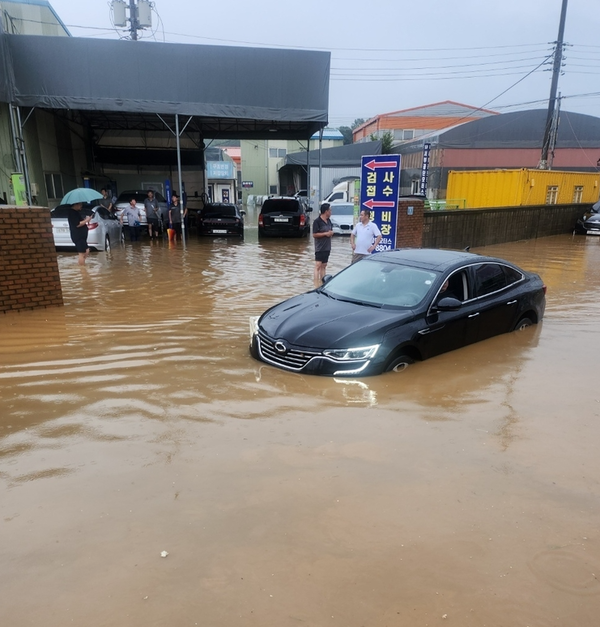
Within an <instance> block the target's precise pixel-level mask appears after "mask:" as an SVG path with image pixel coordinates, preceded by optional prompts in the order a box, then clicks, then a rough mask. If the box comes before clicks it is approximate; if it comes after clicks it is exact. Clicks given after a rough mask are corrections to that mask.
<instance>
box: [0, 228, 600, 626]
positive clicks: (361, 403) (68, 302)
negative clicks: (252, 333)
mask: <svg viewBox="0 0 600 627" xmlns="http://www.w3.org/2000/svg"><path fill="white" fill-rule="evenodd" d="M249 222H250V224H251V225H252V224H255V218H254V216H252V217H251V218H250V219H249ZM333 247H334V250H333V254H332V259H331V261H330V270H331V271H332V272H337V271H339V270H341V269H342V268H343V267H344V266H345V265H347V263H348V262H349V259H350V250H349V245H348V242H347V240H344V239H336V240H334V242H333ZM476 252H482V253H484V254H493V255H497V256H500V257H504V258H507V259H509V260H511V261H513V262H515V263H517V264H519V265H521V266H522V267H524V268H526V269H530V270H535V271H538V272H539V273H540V274H541V275H542V277H543V278H544V280H545V282H546V284H547V286H548V304H547V311H546V318H545V319H544V321H543V323H542V324H540V325H538V326H537V327H533V328H531V329H527V330H526V331H524V332H522V333H518V334H515V333H513V334H509V335H504V336H502V337H497V338H493V339H491V340H488V341H485V342H483V343H480V344H477V345H474V346H470V347H467V348H464V349H461V350H458V351H455V352H452V353H448V354H446V355H442V356H440V357H436V358H434V359H431V360H429V361H425V362H423V363H419V364H416V365H415V366H413V367H411V368H409V369H408V370H407V371H406V372H403V373H400V374H395V373H389V374H385V375H381V376H379V377H372V378H364V379H356V380H335V379H330V378H321V377H308V376H299V375H295V374H291V373H287V372H283V371H280V370H276V369H273V368H271V367H268V366H265V365H261V364H260V363H259V362H256V361H254V360H253V359H252V358H251V357H250V356H249V354H248V348H247V347H248V317H249V316H251V315H257V314H259V313H261V312H262V311H263V310H264V309H266V308H267V307H268V306H270V305H271V304H274V303H275V302H277V301H279V300H281V299H283V298H286V297H289V296H291V295H293V294H296V293H299V292H301V291H306V290H309V289H311V288H312V248H311V246H310V242H309V241H308V240H300V241H295V240H290V241H282V240H266V241H264V242H263V241H262V240H261V241H260V242H259V241H258V239H257V233H256V228H255V227H254V228H252V227H250V228H248V233H247V237H246V240H245V241H244V242H237V241H219V240H202V241H200V242H199V241H198V240H197V239H196V238H195V237H192V238H191V239H190V241H189V243H188V245H187V247H186V249H185V250H183V248H182V247H181V245H179V246H177V247H174V248H169V246H168V244H166V243H163V242H159V243H154V244H152V245H150V244H149V243H148V242H147V241H144V242H141V243H137V244H134V245H131V244H129V243H127V244H126V245H125V246H124V248H122V249H117V250H114V251H112V253H110V254H105V253H97V254H92V256H91V258H90V259H89V261H88V265H87V266H86V267H85V269H81V268H79V267H78V266H77V263H76V258H75V255H73V254H60V255H59V266H60V274H61V280H62V286H63V293H64V300H65V306H64V308H60V309H53V310H44V311H36V312H24V313H21V314H11V315H5V316H2V334H1V336H0V482H1V483H2V492H1V494H2V497H1V501H0V511H1V518H0V525H1V527H0V529H1V533H0V624H1V625H2V626H3V627H22V626H28V625H43V626H44V627H65V625H77V626H82V627H100V626H101V627H113V626H114V627H138V626H139V627H141V626H144V627H148V626H150V625H156V626H161V627H162V626H165V625H168V626H174V627H180V626H181V627H184V626H188V625H189V626H196V625H199V626H202V627H231V626H234V625H239V626H242V627H285V626H297V625H310V626H317V627H320V626H322V625H328V626H329V625H339V626H344V627H346V626H348V627H362V626H364V627H379V626H381V627H384V626H389V627H392V626H410V627H412V626H423V627H425V626H432V625H458V626H460V627H476V626H477V627H482V626H488V627H490V626H491V627H495V626H507V627H526V626H530V627H547V626H561V627H596V626H597V625H599V624H600V583H599V579H600V534H599V532H600V502H599V495H600V485H599V481H600V454H599V446H600V386H599V384H598V370H599V363H600V362H599V357H598V356H599V353H600V335H599V334H600V325H599V323H598V320H599V319H600V311H599V309H600V298H599V296H600V238H599V239H594V238H591V237H588V238H585V237H578V238H572V237H571V236H568V235H565V236H558V237H550V238H545V239H540V240H537V241H529V242H517V243H511V244H504V245H500V246H493V247H487V248H485V249H479V250H478V251H476ZM162 551H166V552H168V556H166V557H161V552H162Z"/></svg>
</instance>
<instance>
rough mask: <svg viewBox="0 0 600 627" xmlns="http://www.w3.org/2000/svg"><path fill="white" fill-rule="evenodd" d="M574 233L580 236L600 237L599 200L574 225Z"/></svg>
mask: <svg viewBox="0 0 600 627" xmlns="http://www.w3.org/2000/svg"><path fill="white" fill-rule="evenodd" d="M575 233H579V234H581V235H600V200H599V201H598V202H597V203H595V204H594V205H592V208H591V209H590V210H589V211H586V212H585V213H584V214H583V216H582V217H581V218H579V219H578V220H577V222H576V224H575Z"/></svg>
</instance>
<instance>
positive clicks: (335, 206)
mask: <svg viewBox="0 0 600 627" xmlns="http://www.w3.org/2000/svg"><path fill="white" fill-rule="evenodd" d="M330 208H331V217H330V218H329V219H330V220H331V224H332V226H333V234H334V235H350V233H352V229H353V228H354V203H352V202H334V203H332V204H331V207H330Z"/></svg>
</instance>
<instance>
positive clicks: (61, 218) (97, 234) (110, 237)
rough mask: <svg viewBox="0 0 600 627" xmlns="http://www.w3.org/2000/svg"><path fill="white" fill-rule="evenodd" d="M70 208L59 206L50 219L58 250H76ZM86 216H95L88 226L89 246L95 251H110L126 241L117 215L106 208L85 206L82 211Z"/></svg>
mask: <svg viewBox="0 0 600 627" xmlns="http://www.w3.org/2000/svg"><path fill="white" fill-rule="evenodd" d="M69 208H70V205H59V206H58V207H56V208H55V209H53V210H52V212H51V214H50V218H51V221H52V235H53V237H54V246H55V247H56V248H70V249H72V250H74V249H75V244H73V241H72V240H71V231H70V230H69V219H68V216H69ZM81 212H82V213H83V214H85V215H93V216H94V217H93V218H92V220H91V222H90V223H89V224H88V227H87V228H88V238H87V242H88V246H89V247H90V248H92V249H94V250H110V248H111V246H116V245H118V244H121V243H122V242H123V241H124V236H123V227H122V226H121V222H120V221H119V218H117V216H116V215H114V214H112V213H111V212H110V211H108V209H106V208H105V207H93V208H91V207H89V206H85V205H84V207H83V209H82V210H81Z"/></svg>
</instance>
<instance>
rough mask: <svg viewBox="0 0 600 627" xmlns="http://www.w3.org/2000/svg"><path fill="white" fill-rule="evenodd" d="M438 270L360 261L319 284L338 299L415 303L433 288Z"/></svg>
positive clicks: (377, 303)
mask: <svg viewBox="0 0 600 627" xmlns="http://www.w3.org/2000/svg"><path fill="white" fill-rule="evenodd" d="M438 276H439V274H438V273H437V272H432V271H430V270H423V269H422V268H413V267H411V266H405V265H400V264H396V263H389V262H385V261H376V260H375V259H370V260H368V261H359V262H358V263H355V264H352V265H351V266H349V267H348V268H346V269H345V270H343V271H342V272H340V273H339V274H337V275H336V276H334V277H333V279H331V280H330V281H329V282H328V283H327V284H326V285H324V286H323V287H322V288H320V290H321V292H323V293H324V294H327V295H328V296H331V297H332V298H336V299H338V300H349V301H353V302H359V303H362V304H365V305H371V306H378V307H415V306H417V305H419V304H420V303H421V302H422V301H423V300H424V299H425V297H426V296H427V295H428V294H429V293H430V292H431V291H432V288H433V284H434V283H435V281H436V278H437V277H438Z"/></svg>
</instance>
